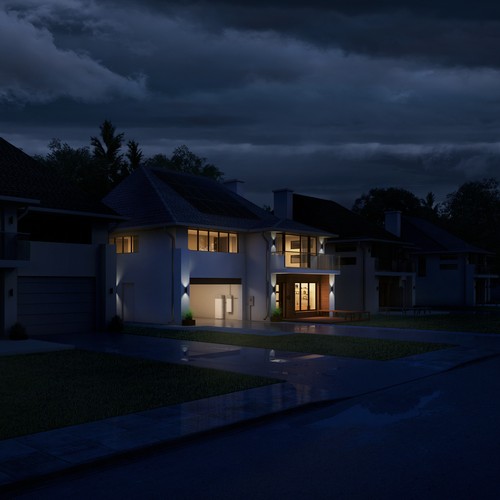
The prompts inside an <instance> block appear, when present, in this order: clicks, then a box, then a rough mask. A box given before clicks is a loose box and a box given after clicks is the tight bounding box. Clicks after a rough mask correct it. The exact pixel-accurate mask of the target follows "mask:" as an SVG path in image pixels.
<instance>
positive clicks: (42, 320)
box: [0, 138, 119, 335]
mask: <svg viewBox="0 0 500 500" xmlns="http://www.w3.org/2000/svg"><path fill="white" fill-rule="evenodd" d="M117 219H119V217H117V216H116V214H114V213H113V212H112V211H111V210H110V209H109V208H107V207H105V206H104V205H102V204H101V203H99V202H93V201H91V200H89V199H88V197H87V196H86V195H85V194H84V193H83V192H81V191H80V190H79V189H77V188H75V187H73V186H72V185H70V184H69V183H68V182H66V181H65V180H64V179H62V178H61V177H59V176H58V175H56V173H55V172H53V171H51V170H50V169H47V168H45V167H44V166H43V165H41V164H39V163H38V162H36V161H35V160H34V159H33V158H31V157H29V156H28V155H26V154H25V153H23V152H22V151H21V150H20V149H18V148H16V147H14V146H13V145H12V144H10V143H8V142H7V141H5V140H4V139H2V138H0V224H1V227H0V334H2V333H4V334H5V333H7V332H8V330H9V328H10V327H11V326H12V325H13V324H15V323H16V322H20V323H21V324H23V326H25V327H26V329H27V332H28V335H40V334H46V333H65V332H83V331H92V330H96V329H102V328H104V327H105V326H106V324H107V322H108V321H109V320H110V319H111V318H112V317H113V316H114V315H115V311H116V309H115V303H116V299H115V289H114V285H115V267H116V258H115V253H114V248H113V247H111V246H110V245H108V244H107V239H108V225H109V222H110V221H111V220H117Z"/></svg>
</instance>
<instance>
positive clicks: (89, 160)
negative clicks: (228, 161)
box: [37, 120, 500, 263]
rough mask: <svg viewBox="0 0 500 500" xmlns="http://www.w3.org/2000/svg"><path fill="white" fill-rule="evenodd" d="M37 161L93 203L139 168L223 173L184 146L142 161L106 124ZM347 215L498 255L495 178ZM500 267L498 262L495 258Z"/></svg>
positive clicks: (405, 194) (386, 192)
mask: <svg viewBox="0 0 500 500" xmlns="http://www.w3.org/2000/svg"><path fill="white" fill-rule="evenodd" d="M37 160H38V161H40V162H41V163H43V164H45V165H47V166H48V167H50V168H53V169H55V170H56V171H58V172H59V173H60V174H62V175H63V176H64V177H66V178H68V179H69V180H71V181H72V182H74V183H75V184H77V185H78V186H80V188H81V189H83V190H84V191H85V192H87V193H88V194H89V195H91V196H94V197H96V198H98V199H100V198H102V197H103V196H105V195H106V194H107V193H108V192H109V191H110V190H111V189H113V187H115V186H116V185H117V184H118V183H119V182H120V181H122V180H123V179H124V178H125V177H127V176H128V175H129V174H130V173H131V172H132V171H133V170H135V169H136V168H138V167H139V166H141V165H144V166H150V167H162V168H169V169H173V170H176V171H181V172H187V173H191V174H196V175H203V176H207V177H210V178H212V179H215V180H217V181H220V180H222V178H223V172H221V171H220V170H219V169H218V168H217V167H216V166H215V165H213V164H210V163H207V161H206V159H205V158H201V157H199V156H197V155H196V154H194V153H193V152H192V151H190V150H189V148H188V147H187V146H185V145H182V146H179V147H178V148H176V149H175V150H174V151H173V152H172V154H171V155H170V156H167V155H165V154H156V155H154V156H152V157H150V158H144V154H143V152H142V150H141V148H140V146H139V144H138V143H137V142H136V141H134V140H128V141H127V142H125V135H124V134H123V133H117V132H116V129H115V127H114V126H113V124H112V123H111V122H110V121H108V120H105V121H104V122H103V123H102V125H101V126H100V134H99V136H94V137H91V138H90V146H88V147H81V148H72V147H71V146H69V145H68V144H67V143H64V142H62V141H61V140H60V139H53V140H52V141H51V142H50V143H49V153H48V154H47V155H46V156H38V157H37ZM352 210H353V211H354V212H356V213H358V214H360V215H362V216H363V217H366V218H367V219H369V220H371V221H372V222H374V223H375V224H378V225H379V226H383V221H384V213H385V212H386V211H388V210H399V211H401V212H402V213H403V214H405V215H413V216H417V217H422V218H425V219H428V220H430V221H432V222H433V223H435V224H438V225H440V226H442V227H443V228H445V229H447V230H449V231H450V232H452V233H453V234H455V235H457V236H459V237H461V238H462V239H464V240H465V241H467V242H468V243H471V244H473V245H476V246H478V247H480V248H483V249H486V250H491V251H493V252H495V253H496V254H497V255H500V231H499V230H498V228H499V227H500V188H499V183H498V181H497V180H496V179H483V180H482V181H471V182H466V183H465V184H463V185H462V186H460V187H459V188H458V189H457V190H456V191H454V192H452V193H450V194H448V195H447V196H446V199H445V200H444V201H443V202H440V203H438V202H437V201H436V199H435V196H434V194H433V193H432V192H430V193H428V194H427V195H426V196H425V198H418V197H417V196H415V195H414V194H413V193H412V192H410V191H407V190H405V189H401V188H395V187H391V188H373V189H370V191H368V193H367V194H363V195H362V196H361V197H359V198H358V199H357V200H356V201H355V202H354V205H353V208H352ZM499 263H500V259H499Z"/></svg>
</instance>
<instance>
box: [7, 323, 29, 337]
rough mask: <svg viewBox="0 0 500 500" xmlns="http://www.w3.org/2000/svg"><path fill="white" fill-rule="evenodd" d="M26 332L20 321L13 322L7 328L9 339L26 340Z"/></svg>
mask: <svg viewBox="0 0 500 500" xmlns="http://www.w3.org/2000/svg"><path fill="white" fill-rule="evenodd" d="M27 338H28V334H27V333H26V328H25V327H24V326H23V325H22V324H21V323H19V322H18V323H14V324H13V325H12V326H11V327H10V329H9V339H10V340H26V339H27Z"/></svg>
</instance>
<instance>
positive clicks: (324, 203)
mask: <svg viewBox="0 0 500 500" xmlns="http://www.w3.org/2000/svg"><path fill="white" fill-rule="evenodd" d="M293 218H294V220H296V221H299V222H302V223H303V224H309V225H311V226H315V227H317V228H320V229H323V230H325V231H328V232H331V233H335V234H337V235H338V239H339V240H369V241H374V240H377V241H390V242H399V243H401V240H400V239H399V238H397V237H396V236H394V235H393V234H391V233H389V232H388V231H386V230H385V229H381V228H379V227H378V226H376V225H374V224H372V223H371V222H370V221H367V220H366V219H364V218H363V217H361V216H360V215H358V214H355V213H354V212H352V211H351V210H348V209H347V208H345V207H343V206H342V205H339V204H338V203H336V202H334V201H331V200H325V199H321V198H314V197H312V196H305V195H301V194H294V195H293Z"/></svg>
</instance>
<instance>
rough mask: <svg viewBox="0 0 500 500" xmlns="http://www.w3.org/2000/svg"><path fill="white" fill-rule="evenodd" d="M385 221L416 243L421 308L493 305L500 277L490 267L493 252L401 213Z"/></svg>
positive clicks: (391, 214) (417, 300)
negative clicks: (494, 291)
mask: <svg viewBox="0 0 500 500" xmlns="http://www.w3.org/2000/svg"><path fill="white" fill-rule="evenodd" d="M385 222H386V229H387V230H389V231H390V232H392V233H393V234H394V235H396V236H399V237H401V238H402V239H404V240H405V241H409V242H411V243H412V244H413V250H412V252H411V253H412V258H413V260H414V263H415V267H416V270H417V273H416V279H415V304H416V305H417V306H433V307H464V306H465V307H470V306H475V305H481V304H488V303H490V301H491V291H492V283H493V281H494V280H495V279H497V278H498V276H497V275H496V274H494V273H493V271H492V267H491V265H490V261H491V259H492V257H493V255H494V254H493V253H492V252H488V251H486V250H483V249H480V248H478V247H475V246H473V245H470V244H468V243H467V242H465V241H463V240H462V239H460V238H458V237H456V236H454V235H453V234H451V233H449V232H448V231H445V230H444V229H442V228H440V227H438V226H436V225H435V224H433V223H431V222H429V221H426V220H423V219H420V218H417V217H409V216H405V215H402V214H401V213H400V212H388V213H387V214H386V219H385Z"/></svg>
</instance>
